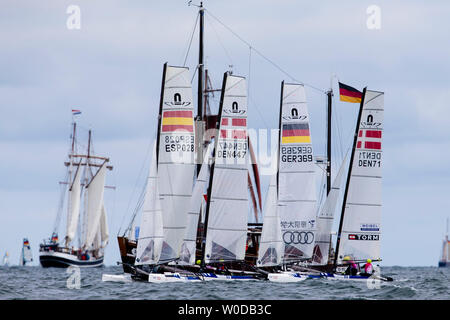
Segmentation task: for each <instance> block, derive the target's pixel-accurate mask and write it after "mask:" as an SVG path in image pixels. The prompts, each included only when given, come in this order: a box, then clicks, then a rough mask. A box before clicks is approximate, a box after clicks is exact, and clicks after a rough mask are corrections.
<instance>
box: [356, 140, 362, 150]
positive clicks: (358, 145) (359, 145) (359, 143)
mask: <svg viewBox="0 0 450 320" xmlns="http://www.w3.org/2000/svg"><path fill="white" fill-rule="evenodd" d="M356 149H361V141H358V143H357V144H356Z"/></svg>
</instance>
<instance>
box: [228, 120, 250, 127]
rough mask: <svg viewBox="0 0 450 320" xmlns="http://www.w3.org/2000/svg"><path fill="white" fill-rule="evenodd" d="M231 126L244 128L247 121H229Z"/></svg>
mask: <svg viewBox="0 0 450 320" xmlns="http://www.w3.org/2000/svg"><path fill="white" fill-rule="evenodd" d="M231 125H233V126H240V127H244V126H246V125H247V119H231Z"/></svg>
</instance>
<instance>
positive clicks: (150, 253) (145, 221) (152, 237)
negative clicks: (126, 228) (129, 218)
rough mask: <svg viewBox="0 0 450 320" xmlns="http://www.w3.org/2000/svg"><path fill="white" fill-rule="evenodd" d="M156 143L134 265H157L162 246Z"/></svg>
mask: <svg viewBox="0 0 450 320" xmlns="http://www.w3.org/2000/svg"><path fill="white" fill-rule="evenodd" d="M156 167H157V161H156V143H155V145H154V148H153V157H152V163H151V165H150V172H149V176H148V180H147V187H146V192H145V200H144V205H143V208H142V216H141V224H140V231H139V239H138V243H137V248H136V261H135V265H142V264H157V263H158V262H159V257H160V255H161V249H162V245H163V239H164V234H163V217H162V209H161V202H160V196H159V187H158V173H157V168H156Z"/></svg>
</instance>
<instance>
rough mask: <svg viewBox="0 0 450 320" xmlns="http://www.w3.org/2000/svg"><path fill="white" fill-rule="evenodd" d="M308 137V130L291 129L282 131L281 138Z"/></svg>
mask: <svg viewBox="0 0 450 320" xmlns="http://www.w3.org/2000/svg"><path fill="white" fill-rule="evenodd" d="M298 136H303V137H305V136H306V137H309V136H310V134H309V129H293V130H283V137H298Z"/></svg>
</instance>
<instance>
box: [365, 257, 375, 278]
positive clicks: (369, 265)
mask: <svg viewBox="0 0 450 320" xmlns="http://www.w3.org/2000/svg"><path fill="white" fill-rule="evenodd" d="M364 273H365V274H372V273H373V266H372V259H367V263H366V264H365V265H364Z"/></svg>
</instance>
